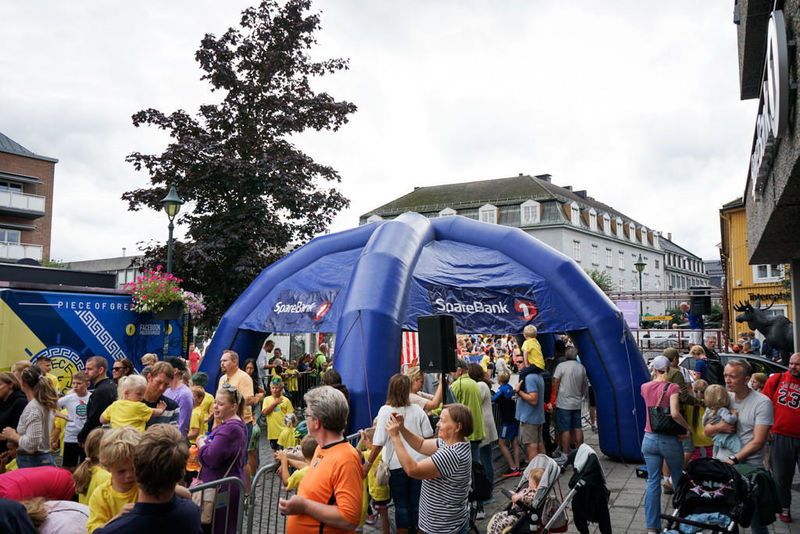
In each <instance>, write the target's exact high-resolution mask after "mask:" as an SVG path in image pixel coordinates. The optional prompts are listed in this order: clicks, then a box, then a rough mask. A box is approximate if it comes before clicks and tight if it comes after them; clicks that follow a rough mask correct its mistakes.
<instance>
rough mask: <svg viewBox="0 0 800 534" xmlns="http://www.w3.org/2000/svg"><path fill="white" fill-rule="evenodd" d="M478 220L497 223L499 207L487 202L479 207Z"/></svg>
mask: <svg viewBox="0 0 800 534" xmlns="http://www.w3.org/2000/svg"><path fill="white" fill-rule="evenodd" d="M478 220H479V221H481V222H485V223H490V224H497V208H496V207H494V206H492V205H491V204H485V205H483V206H481V207H480V208H479V209H478Z"/></svg>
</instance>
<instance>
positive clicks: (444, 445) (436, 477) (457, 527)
mask: <svg viewBox="0 0 800 534" xmlns="http://www.w3.org/2000/svg"><path fill="white" fill-rule="evenodd" d="M436 426H437V427H438V429H439V436H438V438H429V439H425V438H422V437H421V436H418V435H416V434H414V433H413V432H411V431H409V430H408V429H407V428H405V426H404V425H403V416H402V415H401V414H399V413H394V414H392V417H391V418H390V420H389V422H388V423H387V424H386V431H387V432H388V433H389V437H390V438H391V440H392V445H393V446H394V450H395V454H396V455H397V459H398V460H399V461H400V465H402V466H403V469H404V470H405V472H406V474H408V476H409V477H411V478H416V479H420V480H422V492H421V494H420V501H419V528H420V530H422V532H424V533H428V534H430V533H433V532H436V533H441V534H465V533H466V532H467V531H468V529H469V501H468V498H467V495H468V494H469V488H470V483H471V476H472V452H471V450H470V443H469V441H467V440H466V436H469V435H470V434H472V414H471V413H470V411H469V408H467V407H466V406H464V405H463V404H448V405H447V406H445V407H444V409H443V410H442V415H441V418H440V419H439V423H438V424H437V425H436ZM401 436H402V437H403V438H404V439H405V441H406V443H408V444H409V446H411V447H412V448H413V449H414V450H416V451H417V452H420V453H422V454H424V455H426V456H430V458H426V459H424V460H422V461H419V462H417V461H415V460H414V459H413V458H412V457H411V455H409V453H408V451H407V450H406V448H405V445H403V440H401V439H400V437H401Z"/></svg>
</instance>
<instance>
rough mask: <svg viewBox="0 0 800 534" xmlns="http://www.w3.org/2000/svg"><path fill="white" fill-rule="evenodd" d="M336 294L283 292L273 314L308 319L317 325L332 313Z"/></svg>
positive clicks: (333, 292)
mask: <svg viewBox="0 0 800 534" xmlns="http://www.w3.org/2000/svg"><path fill="white" fill-rule="evenodd" d="M336 293H337V292H335V291H322V292H317V291H312V292H301V291H292V290H287V291H283V292H281V295H280V297H279V299H278V301H277V302H276V303H275V305H274V306H273V307H272V312H273V313H274V314H275V315H279V316H280V315H284V314H288V315H290V316H295V317H296V318H297V319H299V318H300V317H306V318H307V319H310V320H312V321H313V322H315V323H317V322H319V321H322V319H323V318H324V317H325V316H326V315H327V314H328V312H329V311H331V308H332V307H333V301H334V299H335V298H336Z"/></svg>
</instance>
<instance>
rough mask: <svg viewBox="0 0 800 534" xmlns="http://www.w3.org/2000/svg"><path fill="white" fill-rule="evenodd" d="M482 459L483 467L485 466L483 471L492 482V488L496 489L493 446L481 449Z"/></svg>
mask: <svg viewBox="0 0 800 534" xmlns="http://www.w3.org/2000/svg"><path fill="white" fill-rule="evenodd" d="M480 458H481V465H482V466H483V471H484V472H485V473H486V477H487V478H488V479H489V481H490V482H491V486H492V487H494V462H492V445H491V444H489V445H484V446H483V447H481V450H480Z"/></svg>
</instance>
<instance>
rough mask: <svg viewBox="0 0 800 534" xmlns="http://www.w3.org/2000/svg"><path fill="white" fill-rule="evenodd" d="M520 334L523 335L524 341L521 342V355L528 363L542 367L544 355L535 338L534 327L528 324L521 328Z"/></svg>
mask: <svg viewBox="0 0 800 534" xmlns="http://www.w3.org/2000/svg"><path fill="white" fill-rule="evenodd" d="M522 334H523V335H524V336H525V342H524V343H523V344H522V355H523V357H524V358H526V359H527V361H528V364H529V365H531V364H532V365H535V366H536V367H538V368H539V369H544V355H543V354H542V346H541V345H540V344H539V341H538V340H537V339H536V327H535V326H533V325H532V324H529V325H527V326H525V328H524V329H523V330H522Z"/></svg>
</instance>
